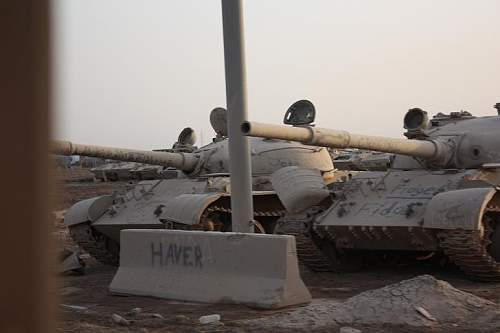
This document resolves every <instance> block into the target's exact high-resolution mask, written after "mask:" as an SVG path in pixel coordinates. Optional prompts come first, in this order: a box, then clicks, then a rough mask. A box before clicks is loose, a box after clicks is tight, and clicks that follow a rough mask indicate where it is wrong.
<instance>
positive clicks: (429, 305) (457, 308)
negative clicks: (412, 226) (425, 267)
mask: <svg viewBox="0 0 500 333" xmlns="http://www.w3.org/2000/svg"><path fill="white" fill-rule="evenodd" d="M246 324H248V325H251V326H254V325H255V326H262V327H280V328H288V329H300V328H312V327H313V328H318V327H324V326H331V325H335V324H337V325H344V324H350V325H356V324H358V325H367V324H381V325H382V324H391V325H409V326H415V327H425V326H435V325H443V324H448V325H451V326H454V327H476V326H478V325H483V324H487V325H488V327H490V328H492V327H495V328H497V327H498V328H499V329H500V308H499V307H498V304H495V303H493V302H491V301H488V300H486V299H483V298H480V297H478V296H475V295H472V294H469V293H467V292H463V291H461V290H458V289H456V288H454V287H453V286H452V285H450V284H449V283H448V282H445V281H441V280H437V279H435V278H434V277H432V276H430V275H421V276H418V277H415V278H413V279H409V280H404V281H401V282H399V283H395V284H391V285H388V286H386V287H383V288H379V289H375V290H369V291H366V292H362V293H360V294H358V295H356V296H354V297H351V298H349V299H348V300H346V301H345V302H336V301H332V300H328V299H317V300H314V301H313V302H312V303H311V304H310V305H308V306H305V307H302V308H298V309H295V310H292V311H288V312H284V313H279V314H276V315H273V316H270V317H267V318H263V319H259V320H248V321H246Z"/></svg>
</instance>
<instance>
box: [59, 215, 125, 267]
mask: <svg viewBox="0 0 500 333" xmlns="http://www.w3.org/2000/svg"><path fill="white" fill-rule="evenodd" d="M69 233H70V235H71V238H72V239H73V240H74V241H75V242H76V243H77V244H78V246H80V247H81V248H82V249H84V250H85V251H86V252H87V253H88V254H90V255H91V256H92V257H94V258H95V259H96V260H97V261H99V262H100V263H102V264H105V265H111V266H118V264H119V256H118V254H115V253H112V252H110V251H109V249H108V248H107V246H106V239H105V238H104V236H103V237H102V238H101V239H99V238H96V237H95V235H94V232H93V231H92V228H91V226H90V224H89V223H82V224H77V225H75V226H71V227H69Z"/></svg>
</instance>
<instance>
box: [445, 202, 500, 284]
mask: <svg viewBox="0 0 500 333" xmlns="http://www.w3.org/2000/svg"><path fill="white" fill-rule="evenodd" d="M499 212H500V209H498V207H488V208H487V211H486V214H485V215H484V216H483V220H482V223H483V227H484V228H483V230H479V231H469V230H447V231H444V232H442V233H441V235H440V238H441V242H440V244H441V247H442V248H443V250H444V252H445V254H446V255H447V256H448V257H449V258H450V260H451V261H452V262H453V263H454V264H456V265H457V266H458V267H460V269H461V270H462V271H463V272H464V273H465V274H466V275H468V276H469V277H470V278H472V279H474V280H480V281H500V214H499Z"/></svg>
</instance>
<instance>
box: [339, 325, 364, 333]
mask: <svg viewBox="0 0 500 333" xmlns="http://www.w3.org/2000/svg"><path fill="white" fill-rule="evenodd" d="M339 333H361V330H358V329H356V328H354V327H349V326H344V327H341V328H340V330H339Z"/></svg>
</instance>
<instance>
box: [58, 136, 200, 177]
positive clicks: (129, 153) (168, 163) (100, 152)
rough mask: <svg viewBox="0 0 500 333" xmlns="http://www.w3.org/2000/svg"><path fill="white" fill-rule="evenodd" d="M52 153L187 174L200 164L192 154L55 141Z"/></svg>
mask: <svg viewBox="0 0 500 333" xmlns="http://www.w3.org/2000/svg"><path fill="white" fill-rule="evenodd" d="M51 150H52V153H54V154H58V155H81V156H89V157H99V158H106V159H112V160H117V161H125V162H139V163H145V164H152V165H161V166H165V167H173V168H176V169H180V170H183V171H186V172H190V171H193V170H194V169H195V167H196V165H197V164H198V157H197V156H196V155H195V154H192V153H170V152H156V151H148V150H138V149H126V148H114V147H105V146H94V145H84V144H78V143H72V142H69V141H59V140H55V141H53V143H52V149H51Z"/></svg>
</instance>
